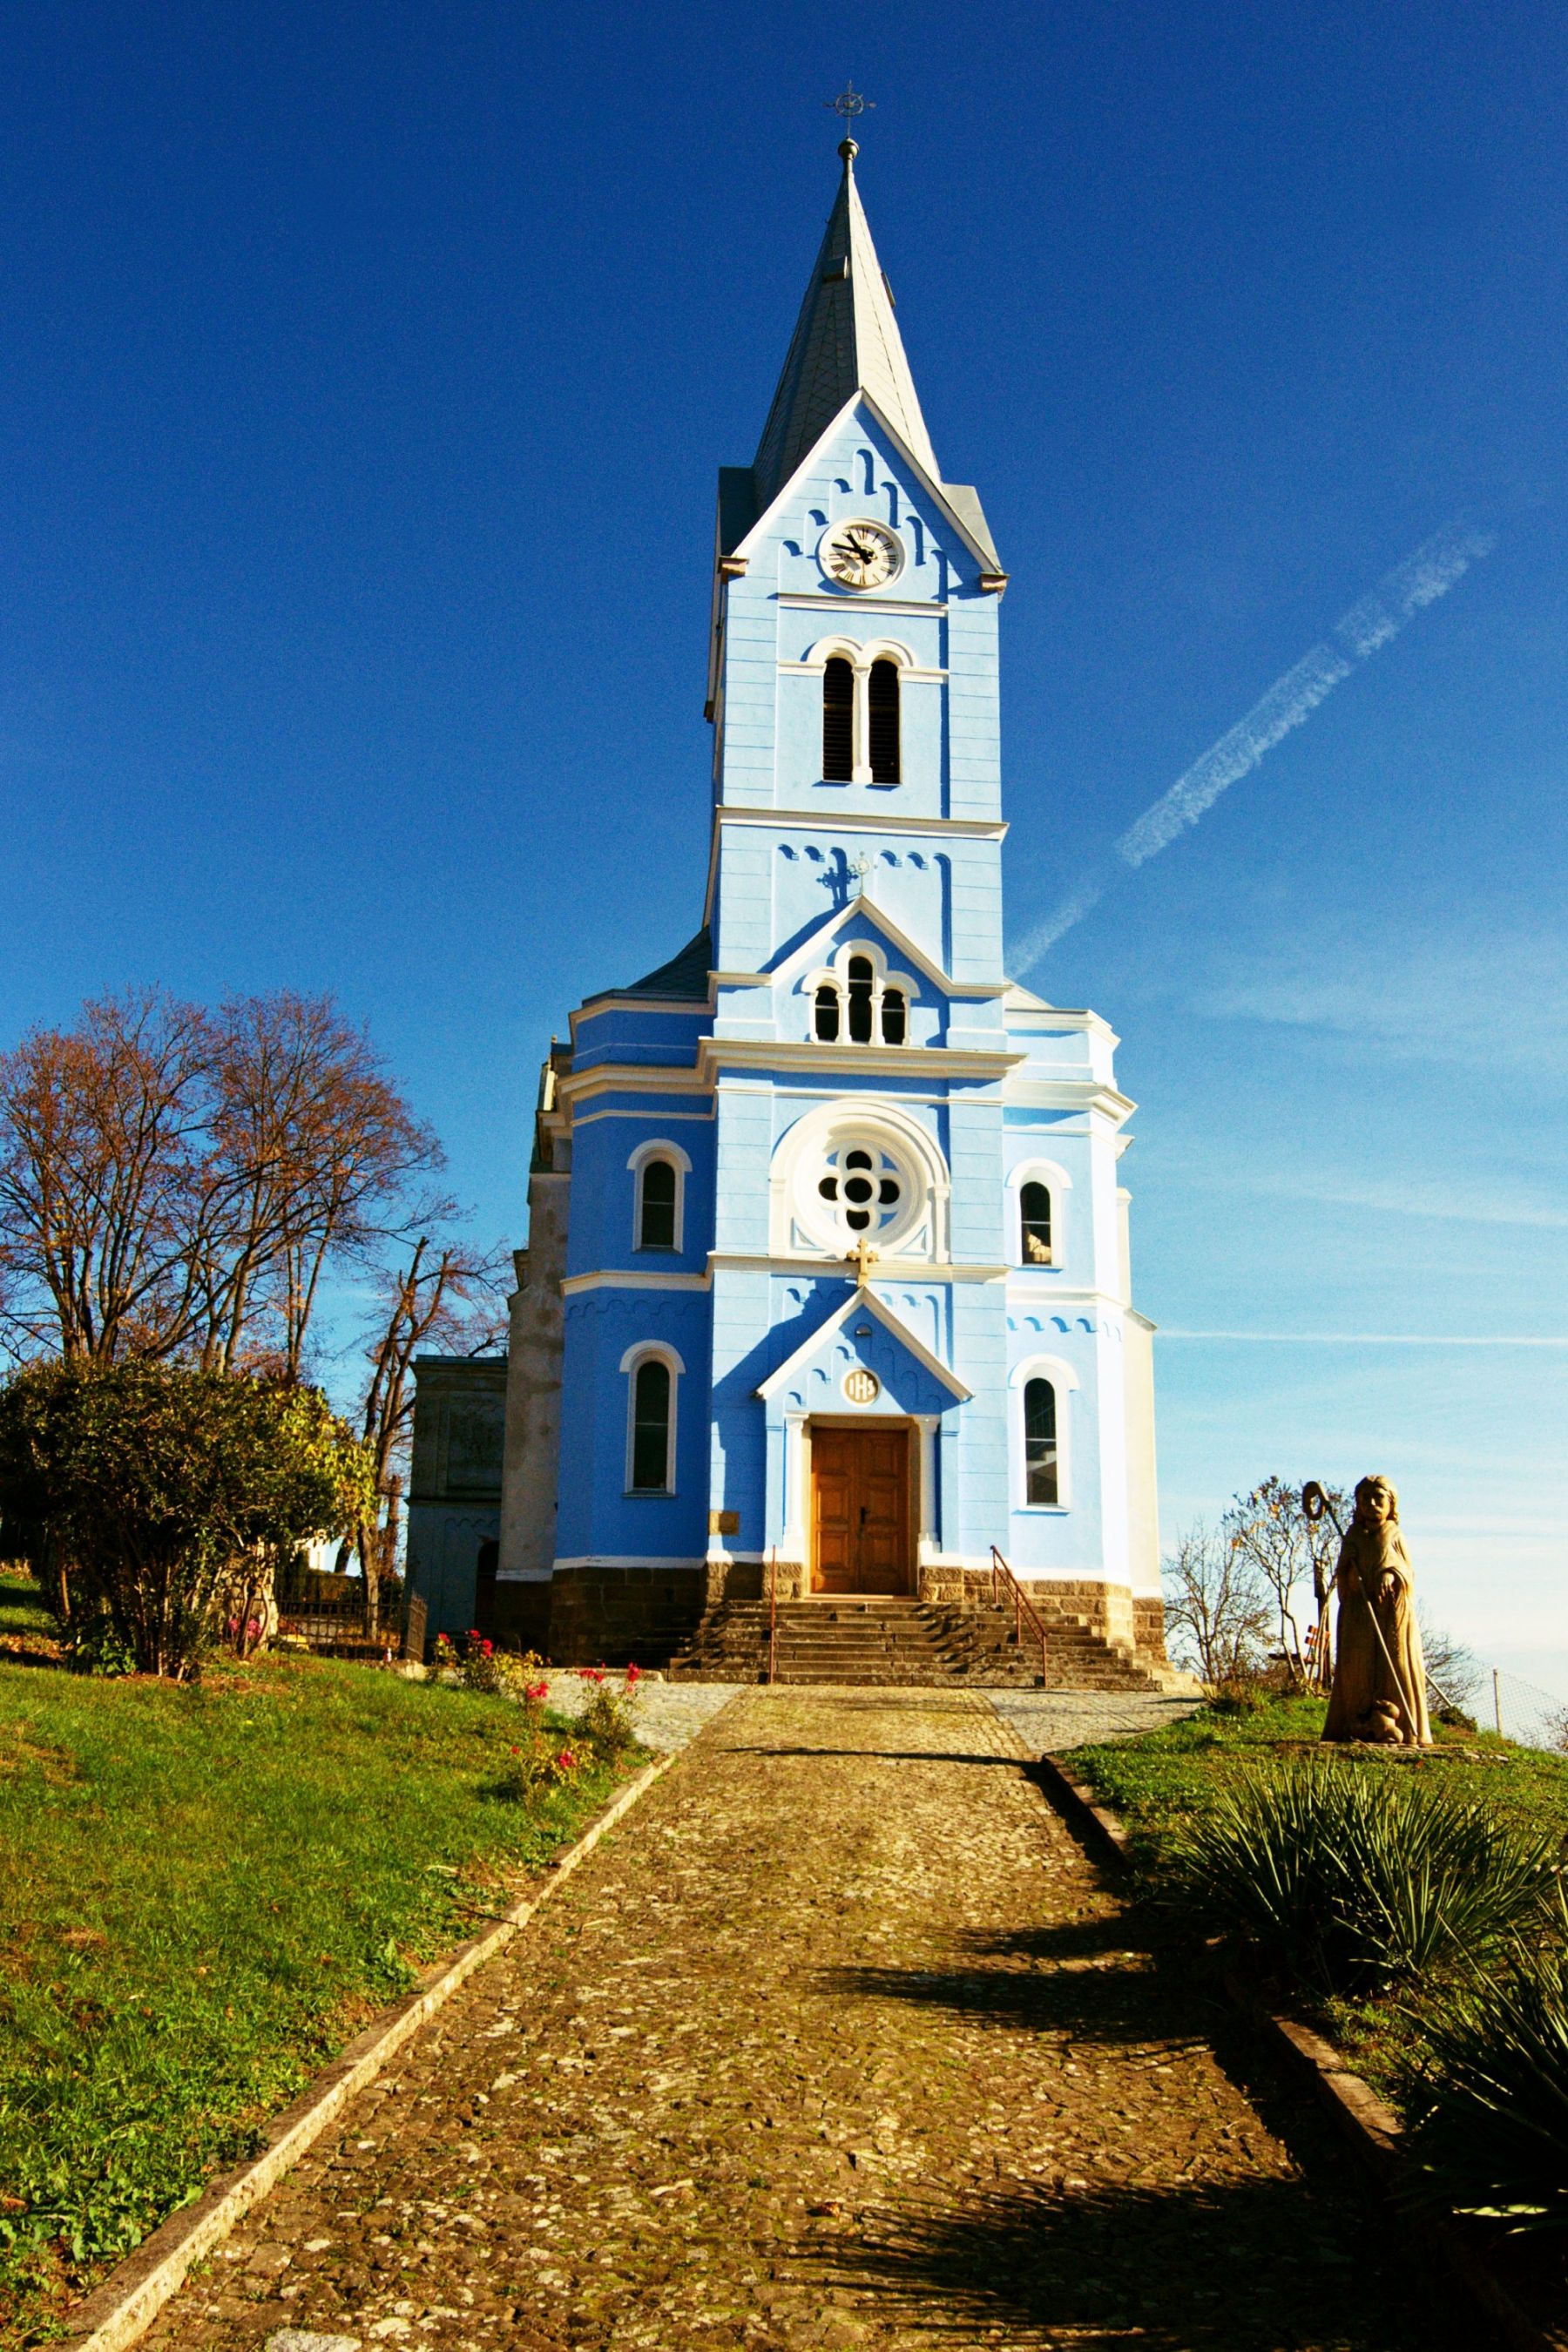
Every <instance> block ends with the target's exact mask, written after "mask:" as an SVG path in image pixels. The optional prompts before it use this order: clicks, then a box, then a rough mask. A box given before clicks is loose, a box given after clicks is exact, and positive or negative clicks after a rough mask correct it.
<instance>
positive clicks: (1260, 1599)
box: [1163, 1519, 1273, 1684]
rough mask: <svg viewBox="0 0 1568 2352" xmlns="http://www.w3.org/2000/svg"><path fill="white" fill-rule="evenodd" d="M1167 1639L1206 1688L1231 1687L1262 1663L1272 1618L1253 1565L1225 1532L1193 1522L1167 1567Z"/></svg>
mask: <svg viewBox="0 0 1568 2352" xmlns="http://www.w3.org/2000/svg"><path fill="white" fill-rule="evenodd" d="M1163 1575H1164V1580H1165V1638H1166V1640H1167V1642H1168V1643H1170V1645H1171V1650H1172V1654H1173V1656H1174V1657H1175V1658H1176V1659H1177V1660H1178V1662H1180V1663H1182V1664H1192V1665H1194V1666H1195V1668H1196V1670H1197V1672H1198V1674H1199V1675H1201V1676H1202V1678H1203V1680H1204V1681H1205V1683H1211V1684H1214V1683H1226V1682H1230V1681H1232V1680H1233V1679H1234V1678H1235V1677H1236V1676H1237V1675H1242V1674H1246V1673H1247V1672H1248V1671H1249V1670H1250V1669H1251V1668H1253V1667H1255V1666H1256V1665H1258V1664H1259V1663H1260V1659H1261V1654H1262V1649H1263V1644H1264V1643H1265V1642H1266V1641H1267V1640H1268V1628H1269V1623H1270V1620H1271V1617H1272V1614H1273V1612H1272V1609H1271V1607H1270V1605H1269V1596H1268V1588H1267V1586H1266V1584H1265V1583H1264V1580H1263V1579H1262V1577H1261V1576H1260V1575H1259V1573H1258V1566H1257V1563H1256V1561H1254V1560H1253V1559H1251V1558H1250V1557H1249V1556H1248V1554H1247V1552H1245V1551H1244V1550H1243V1549H1241V1547H1240V1546H1239V1545H1238V1544H1237V1543H1236V1541H1235V1540H1234V1538H1232V1537H1231V1536H1230V1535H1229V1534H1228V1533H1227V1532H1226V1530H1225V1529H1223V1528H1210V1527H1208V1526H1206V1525H1205V1522H1204V1521H1203V1520H1202V1519H1194V1522H1193V1524H1192V1526H1191V1527H1190V1528H1186V1529H1184V1532H1183V1533H1182V1534H1181V1535H1179V1536H1178V1537H1177V1538H1176V1548H1175V1549H1174V1551H1173V1552H1171V1553H1170V1554H1168V1555H1167V1557H1166V1559H1165V1560H1164V1563H1163Z"/></svg>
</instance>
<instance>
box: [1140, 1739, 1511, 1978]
mask: <svg viewBox="0 0 1568 2352" xmlns="http://www.w3.org/2000/svg"><path fill="white" fill-rule="evenodd" d="M1172 1860H1173V1865H1174V1871H1175V1881H1176V1885H1177V1889H1178V1892H1179V1896H1180V1899H1181V1900H1182V1901H1183V1902H1184V1904H1185V1905H1186V1906H1189V1907H1190V1908H1192V1909H1194V1910H1196V1911H1197V1912H1199V1913H1201V1915H1202V1916H1204V1917H1205V1919H1206V1920H1208V1921H1210V1922H1212V1923H1213V1924H1214V1925H1215V1926H1218V1927H1222V1928H1225V1927H1228V1928H1231V1929H1234V1930H1237V1931H1239V1932H1240V1933H1241V1934H1243V1935H1244V1936H1246V1937H1247V1938H1248V1940H1249V1941H1251V1942H1252V1943H1254V1944H1256V1945H1258V1946H1259V1947H1260V1948H1262V1949H1263V1950H1265V1951H1266V1952H1268V1953H1269V1954H1271V1955H1272V1956H1273V1957H1274V1958H1276V1959H1278V1960H1279V1961H1281V1962H1283V1964H1284V1965H1285V1967H1286V1968H1287V1969H1289V1971H1290V1972H1291V1974H1293V1975H1294V1976H1296V1977H1298V1978H1299V1979H1300V1980H1301V1981H1302V1982H1303V1983H1305V1984H1307V1985H1310V1987H1312V1988H1313V1990H1317V1991H1320V1992H1324V1993H1355V1992H1361V1991H1365V1990H1369V1989H1373V1988H1375V1987H1377V1986H1378V1985H1381V1984H1386V1983H1389V1982H1391V1981H1393V1980H1394V1979H1400V1978H1414V1977H1420V1976H1424V1975H1426V1974H1427V1973H1429V1972H1430V1971H1431V1970H1432V1969H1434V1968H1435V1967H1436V1966H1438V1965H1439V1964H1440V1963H1442V1962H1443V1961H1445V1960H1447V1959H1450V1958H1458V1957H1459V1956H1461V1955H1470V1956H1473V1955H1475V1954H1477V1953H1479V1952H1484V1951H1487V1950H1489V1949H1493V1948H1496V1947H1498V1946H1499V1945H1500V1944H1503V1943H1505V1942H1507V1941H1508V1939H1509V1938H1510V1937H1514V1936H1517V1935H1519V1934H1521V1933H1524V1932H1527V1931H1528V1930H1529V1928H1530V1927H1531V1925H1533V1924H1536V1923H1539V1922H1541V1921H1542V1919H1543V1918H1544V1916H1545V1912H1546V1908H1547V1906H1549V1905H1550V1903H1551V1902H1552V1900H1553V1896H1554V1890H1555V1886H1556V1856H1555V1853H1554V1851H1553V1849H1552V1845H1551V1844H1550V1843H1549V1842H1548V1841H1547V1840H1546V1839H1545V1838H1543V1837H1539V1836H1536V1835H1533V1834H1531V1833H1530V1832H1525V1831H1523V1830H1521V1829H1520V1828H1518V1827H1516V1826H1514V1825H1513V1824H1511V1823H1510V1822H1505V1821H1502V1820H1500V1819H1499V1818H1498V1817H1497V1816H1496V1815H1495V1814H1493V1813H1492V1812H1490V1811H1487V1810H1485V1809H1483V1808H1482V1807H1480V1806H1479V1805H1475V1804H1470V1803H1467V1802H1465V1801H1463V1800H1461V1799H1458V1798H1456V1797H1452V1796H1449V1795H1447V1793H1446V1792H1444V1791H1442V1790H1429V1789H1426V1788H1419V1787H1416V1786H1415V1785H1413V1784H1412V1782H1411V1781H1409V1780H1405V1779H1404V1778H1402V1777H1401V1778H1396V1777H1395V1776H1394V1774H1393V1773H1388V1772H1367V1771H1365V1770H1364V1769H1357V1767H1355V1766H1354V1765H1351V1764H1346V1763H1340V1762H1337V1761H1336V1762H1332V1763H1325V1764H1321V1765H1310V1764H1307V1765H1294V1766H1289V1767H1287V1768H1286V1769H1283V1770H1280V1771H1278V1772H1271V1773H1268V1774H1258V1775H1255V1776H1253V1777H1252V1778H1250V1779H1248V1780H1246V1781H1244V1782H1242V1783H1241V1784H1240V1785H1239V1786H1237V1788H1235V1789H1232V1790H1226V1792H1225V1793H1224V1794H1223V1795H1222V1796H1221V1797H1220V1798H1219V1800H1218V1801H1217V1802H1216V1803H1215V1805H1214V1806H1213V1807H1212V1808H1211V1809H1210V1810H1209V1811H1206V1812H1205V1813H1203V1814H1200V1815H1199V1816H1197V1817H1196V1818H1195V1819H1194V1821H1192V1822H1190V1823H1188V1824H1187V1826H1186V1827H1185V1828H1184V1830H1183V1831H1182V1832H1180V1833H1179V1835H1178V1836H1177V1838H1176V1839H1175V1840H1174V1841H1173V1852H1172Z"/></svg>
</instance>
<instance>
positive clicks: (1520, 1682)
mask: <svg viewBox="0 0 1568 2352" xmlns="http://www.w3.org/2000/svg"><path fill="white" fill-rule="evenodd" d="M1469 1712H1470V1713H1471V1714H1472V1715H1473V1716H1474V1717H1475V1718H1476V1720H1477V1722H1478V1723H1479V1725H1480V1727H1481V1728H1482V1730H1483V1731H1496V1732H1499V1733H1500V1735H1501V1736H1502V1738H1504V1739H1515V1740H1517V1741H1518V1742H1519V1744H1520V1746H1521V1748H1555V1749H1556V1750H1557V1751H1558V1752H1559V1753H1561V1752H1562V1751H1563V1749H1565V1748H1568V1705H1565V1704H1564V1703H1563V1700H1562V1699H1560V1698H1554V1697H1553V1696H1552V1693H1551V1692H1550V1691H1545V1690H1542V1688H1541V1687H1540V1685H1538V1684H1536V1683H1527V1682H1526V1681H1525V1680H1524V1678H1523V1676H1522V1675H1510V1674H1507V1673H1505V1672H1504V1671H1503V1669H1502V1668H1501V1667H1500V1666H1489V1667H1487V1669H1486V1671H1485V1675H1484V1678H1483V1682H1482V1685H1481V1688H1480V1689H1479V1691H1477V1692H1476V1693H1475V1694H1474V1695H1473V1696H1472V1699H1471V1703H1470V1707H1469Z"/></svg>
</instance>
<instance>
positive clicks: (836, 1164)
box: [795, 1119, 927, 1257]
mask: <svg viewBox="0 0 1568 2352" xmlns="http://www.w3.org/2000/svg"><path fill="white" fill-rule="evenodd" d="M856 1151H864V1152H866V1153H868V1154H869V1155H870V1156H871V1159H872V1161H873V1165H872V1168H871V1170H870V1171H869V1172H868V1171H864V1170H856V1171H854V1172H853V1174H846V1172H845V1171H846V1168H847V1160H848V1158H849V1155H850V1154H851V1153H852V1152H856ZM889 1167H890V1170H891V1177H889V1173H888V1171H889ZM830 1178H837V1179H838V1180H839V1181H841V1182H842V1183H843V1184H844V1186H845V1189H846V1191H847V1187H848V1185H849V1184H850V1183H852V1182H865V1183H868V1184H871V1185H873V1186H875V1187H876V1188H877V1189H878V1190H880V1188H881V1186H882V1185H883V1184H884V1183H886V1182H888V1181H893V1180H894V1179H896V1181H897V1182H898V1184H899V1187H900V1199H899V1202H898V1203H897V1206H896V1207H893V1208H892V1211H891V1213H890V1214H879V1212H881V1211H883V1210H884V1208H885V1206H887V1205H888V1204H884V1203H883V1202H879V1201H871V1202H866V1203H864V1204H862V1203H860V1202H858V1201H852V1202H846V1201H845V1200H844V1198H843V1197H842V1196H841V1197H840V1198H838V1199H837V1200H832V1201H830V1200H828V1199H826V1198H825V1197H824V1194H823V1192H822V1186H823V1184H824V1182H825V1181H827V1180H828V1179H830ZM926 1189H927V1188H926V1171H925V1170H924V1169H923V1168H922V1167H921V1164H920V1161H919V1159H918V1158H917V1156H916V1154H915V1153H914V1152H913V1151H912V1150H910V1146H909V1144H908V1142H907V1141H906V1140H905V1139H904V1138H903V1137H902V1136H901V1135H900V1134H899V1133H898V1132H897V1130H896V1129H889V1128H887V1127H884V1126H882V1125H881V1124H880V1122H879V1121H878V1120H875V1119H854V1120H848V1119H847V1120H846V1121H845V1122H844V1124H843V1125H842V1126H840V1127H836V1128H833V1129H829V1130H828V1132H827V1133H826V1135H824V1136H822V1137H821V1138H820V1139H818V1141H817V1145H816V1150H813V1151H810V1152H806V1153H803V1154H802V1156H801V1161H800V1165H799V1167H798V1169H797V1171H796V1175H795V1222H796V1223H797V1224H799V1225H800V1226H801V1227H802V1228H803V1229H804V1230H805V1232H806V1233H807V1234H809V1235H810V1236H811V1238H812V1240H813V1241H814V1242H816V1244H817V1246H818V1248H819V1249H824V1250H826V1251H827V1252H829V1254H830V1255H832V1256H834V1257H849V1256H851V1255H853V1254H854V1252H855V1251H856V1250H857V1249H858V1247H859V1245H860V1244H861V1243H862V1242H863V1241H865V1242H868V1243H869V1244H870V1245H871V1246H872V1248H873V1249H876V1250H878V1251H879V1252H881V1253H882V1254H883V1255H890V1254H892V1253H894V1252H896V1251H897V1249H898V1247H899V1244H900V1243H901V1242H904V1241H907V1240H909V1239H910V1236H911V1234H914V1233H915V1232H916V1231H917V1230H918V1229H919V1227H920V1225H921V1223H922V1222H923V1220H924V1217H925V1214H926ZM862 1207H863V1208H864V1212H865V1213H867V1215H868V1223H866V1224H865V1225H861V1226H853V1225H851V1224H850V1223H849V1217H850V1214H851V1213H852V1212H853V1211H855V1210H860V1209H862ZM872 1217H876V1220H877V1221H876V1222H871V1219H872Z"/></svg>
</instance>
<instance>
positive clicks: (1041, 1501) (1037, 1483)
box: [1024, 1380, 1061, 1508]
mask: <svg viewBox="0 0 1568 2352" xmlns="http://www.w3.org/2000/svg"><path fill="white" fill-rule="evenodd" d="M1060 1496H1061V1478H1060V1464H1059V1457H1058V1452H1057V1392H1056V1390H1055V1389H1054V1388H1053V1387H1052V1385H1051V1383H1050V1381H1047V1380H1032V1381H1026V1382H1025V1384H1024V1500H1025V1502H1026V1503H1028V1504H1033V1505H1034V1506H1035V1507H1037V1508H1039V1507H1042V1506H1044V1507H1047V1508H1048V1507H1052V1506H1054V1505H1055V1504H1056V1503H1058V1501H1059V1500H1060Z"/></svg>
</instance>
